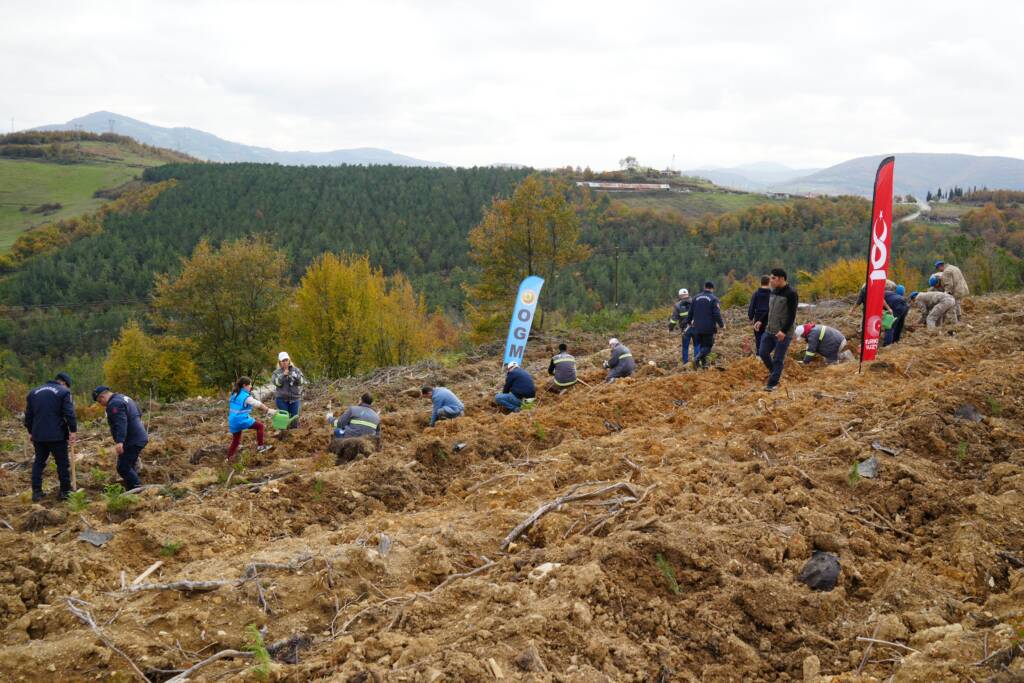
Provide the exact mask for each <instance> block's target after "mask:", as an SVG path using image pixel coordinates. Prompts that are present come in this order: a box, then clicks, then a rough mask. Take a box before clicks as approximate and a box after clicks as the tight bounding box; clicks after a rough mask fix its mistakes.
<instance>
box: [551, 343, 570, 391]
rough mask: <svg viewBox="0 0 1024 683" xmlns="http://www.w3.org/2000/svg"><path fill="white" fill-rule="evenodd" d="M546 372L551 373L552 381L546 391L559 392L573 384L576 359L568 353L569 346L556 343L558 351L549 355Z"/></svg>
mask: <svg viewBox="0 0 1024 683" xmlns="http://www.w3.org/2000/svg"><path fill="white" fill-rule="evenodd" d="M548 374H549V375H551V379H552V383H551V384H550V385H549V386H548V391H551V392H553V393H556V394H560V393H562V392H563V391H565V390H567V389H569V388H571V387H573V386H575V384H576V382H577V379H576V359H575V358H574V357H573V356H572V355H570V354H569V347H568V346H566V345H565V344H559V345H558V353H556V354H555V355H554V356H552V357H551V362H550V363H549V364H548Z"/></svg>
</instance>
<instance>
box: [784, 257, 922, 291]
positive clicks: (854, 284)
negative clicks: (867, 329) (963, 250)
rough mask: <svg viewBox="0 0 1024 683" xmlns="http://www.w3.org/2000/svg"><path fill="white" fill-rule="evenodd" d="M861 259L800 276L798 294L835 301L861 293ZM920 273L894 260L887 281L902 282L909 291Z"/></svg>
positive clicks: (863, 265) (863, 271)
mask: <svg viewBox="0 0 1024 683" xmlns="http://www.w3.org/2000/svg"><path fill="white" fill-rule="evenodd" d="M866 268H867V264H866V262H865V261H864V259H839V260H838V261H836V262H835V263H831V264H829V265H827V266H825V267H824V268H822V269H821V270H819V271H818V272H817V273H814V274H813V275H811V274H809V273H803V272H802V271H801V273H800V274H799V275H800V283H801V284H800V295H801V297H803V298H805V299H807V300H811V301H814V300H818V299H836V298H839V297H844V296H851V295H853V294H856V293H857V292H859V291H860V288H861V287H863V286H864V280H865V278H866V277H867V271H866ZM921 277H922V276H921V272H920V271H919V270H917V269H915V268H913V267H911V266H910V265H908V264H907V262H906V261H905V260H904V259H902V258H898V259H894V260H893V262H892V263H891V264H890V266H889V279H890V280H892V281H893V282H897V283H903V284H904V285H906V287H907V290H908V293H909V290H911V289H913V288H914V287H915V283H917V282H919V281H920V280H921Z"/></svg>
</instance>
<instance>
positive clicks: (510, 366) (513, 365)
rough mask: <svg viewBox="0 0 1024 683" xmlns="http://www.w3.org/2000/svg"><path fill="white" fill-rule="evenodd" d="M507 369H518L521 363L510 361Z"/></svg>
mask: <svg viewBox="0 0 1024 683" xmlns="http://www.w3.org/2000/svg"><path fill="white" fill-rule="evenodd" d="M505 367H506V368H507V369H509V370H511V369H512V368H518V367H519V363H517V362H515V361H514V360H513V361H509V363H508V365H506V366H505Z"/></svg>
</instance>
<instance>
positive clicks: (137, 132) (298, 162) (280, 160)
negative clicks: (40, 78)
mask: <svg viewBox="0 0 1024 683" xmlns="http://www.w3.org/2000/svg"><path fill="white" fill-rule="evenodd" d="M79 128H81V130H86V131H90V132H93V133H107V132H111V131H112V132H114V133H118V134H120V135H127V136H128V137H131V138H134V139H136V140H138V141H139V142H143V143H145V144H147V145H154V146H156V147H165V148H167V149H175V150H178V151H180V152H185V153H186V154H191V155H192V156H194V157H196V158H198V159H203V160H206V161H253V162H258V163H267V164H285V165H288V166H340V165H342V164H358V165H364V166H368V165H385V164H391V165H394V166H444V165H445V164H442V163H440V162H437V161H423V160H422V159H414V158H412V157H409V156H405V155H404V154H396V153H394V152H390V151H388V150H386V149H377V148H375V147H359V148H356V149H338V150H334V151H331V152H283V151H279V150H276V149H270V148H269V147H253V146H251V145H243V144H241V143H239V142H230V141H229V140H224V139H223V138H219V137H217V136H216V135H213V134H212V133H206V132H204V131H201V130H196V129H195V128H164V127H163V126H154V125H151V124H148V123H146V122H145V121H139V120H138V119H133V118H131V117H128V116H122V115H121V114H115V113H113V112H109V111H97V112H93V113H92V114H87V115H86V116H80V117H78V118H77V119H71V120H70V121H68V122H67V123H58V124H53V125H49V126H40V127H39V128H36V129H35V130H76V129H79Z"/></svg>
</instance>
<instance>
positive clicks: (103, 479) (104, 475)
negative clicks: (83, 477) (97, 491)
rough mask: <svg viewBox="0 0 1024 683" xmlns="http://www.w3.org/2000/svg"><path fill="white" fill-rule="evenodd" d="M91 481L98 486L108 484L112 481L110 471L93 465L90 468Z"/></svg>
mask: <svg viewBox="0 0 1024 683" xmlns="http://www.w3.org/2000/svg"><path fill="white" fill-rule="evenodd" d="M89 481H91V482H92V483H94V484H96V485H97V486H106V485H107V483H108V482H109V481H110V472H107V471H106V470H105V469H103V468H100V467H93V468H92V469H91V470H89Z"/></svg>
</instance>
